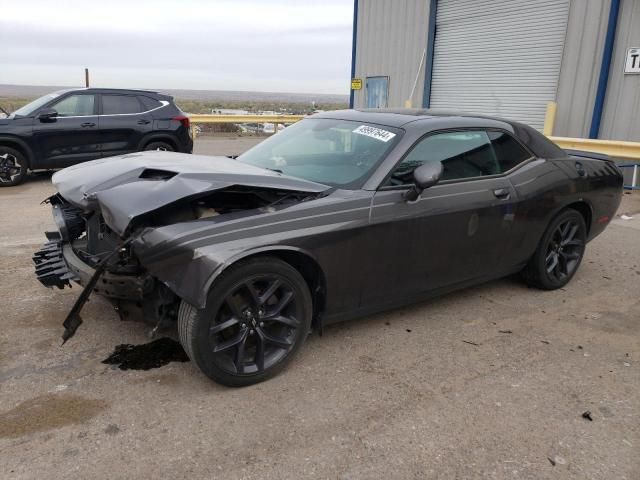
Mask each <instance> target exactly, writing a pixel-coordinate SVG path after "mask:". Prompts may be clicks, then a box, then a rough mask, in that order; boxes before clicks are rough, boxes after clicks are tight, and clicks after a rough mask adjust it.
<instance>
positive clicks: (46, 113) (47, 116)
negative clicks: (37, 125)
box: [38, 108, 58, 123]
mask: <svg viewBox="0 0 640 480" xmlns="http://www.w3.org/2000/svg"><path fill="white" fill-rule="evenodd" d="M57 117H58V112H57V111H56V110H55V109H54V108H45V109H44V110H41V111H40V113H38V119H39V120H40V121H41V122H43V123H44V122H55V121H56V118H57Z"/></svg>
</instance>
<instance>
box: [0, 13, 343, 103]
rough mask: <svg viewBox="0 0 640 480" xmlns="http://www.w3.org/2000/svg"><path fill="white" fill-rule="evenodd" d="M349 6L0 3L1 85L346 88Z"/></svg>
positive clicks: (275, 89)
mask: <svg viewBox="0 0 640 480" xmlns="http://www.w3.org/2000/svg"><path fill="white" fill-rule="evenodd" d="M352 22H353V1H352V0H298V1H296V0H264V1H260V0H235V1H233V0H209V1H206V0H172V1H169V0H155V1H151V0H83V1H76V0H0V84H19V85H65V86H66V85H70V86H75V85H84V68H85V67H87V68H89V70H90V73H91V86H94V87H114V88H118V87H120V88H175V89H196V90H247V91H262V92H299V93H336V94H347V93H348V92H349V76H350V70H351V35H352Z"/></svg>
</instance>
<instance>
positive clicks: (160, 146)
mask: <svg viewBox="0 0 640 480" xmlns="http://www.w3.org/2000/svg"><path fill="white" fill-rule="evenodd" d="M144 150H145V151H146V150H161V151H164V152H175V151H176V149H175V148H173V146H172V145H170V144H168V143H167V142H151V143H149V144H147V145H145V147H144Z"/></svg>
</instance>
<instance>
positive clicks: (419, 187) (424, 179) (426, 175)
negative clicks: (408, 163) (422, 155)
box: [403, 162, 442, 202]
mask: <svg viewBox="0 0 640 480" xmlns="http://www.w3.org/2000/svg"><path fill="white" fill-rule="evenodd" d="M441 178H442V162H425V163H423V164H422V165H420V166H419V167H418V168H416V169H415V170H414V171H413V187H411V188H410V189H409V190H407V191H406V192H405V193H404V195H403V196H404V199H405V200H406V201H407V202H415V201H416V200H417V199H418V197H419V196H420V194H421V193H422V192H423V191H424V190H426V189H427V188H429V187H432V186H434V185H435V184H436V183H438V182H439V181H440V179H441Z"/></svg>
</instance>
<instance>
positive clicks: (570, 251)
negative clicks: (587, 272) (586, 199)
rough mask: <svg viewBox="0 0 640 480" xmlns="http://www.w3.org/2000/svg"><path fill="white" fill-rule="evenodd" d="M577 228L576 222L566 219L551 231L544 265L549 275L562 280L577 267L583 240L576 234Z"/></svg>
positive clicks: (578, 228)
mask: <svg viewBox="0 0 640 480" xmlns="http://www.w3.org/2000/svg"><path fill="white" fill-rule="evenodd" d="M579 230H580V225H579V224H578V222H576V221H575V219H568V220H566V221H564V222H563V223H561V224H560V225H558V226H557V227H556V229H555V230H554V231H553V234H552V235H551V239H550V241H549V243H548V244H547V255H546V257H545V267H546V269H547V274H548V275H549V276H550V277H552V278H554V279H556V280H559V281H562V280H563V279H564V278H566V277H569V276H571V275H573V273H574V272H575V270H576V268H578V264H579V263H580V259H581V258H582V252H583V251H584V240H583V239H581V238H578V237H577V236H576V234H577V233H578V231H579Z"/></svg>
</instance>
